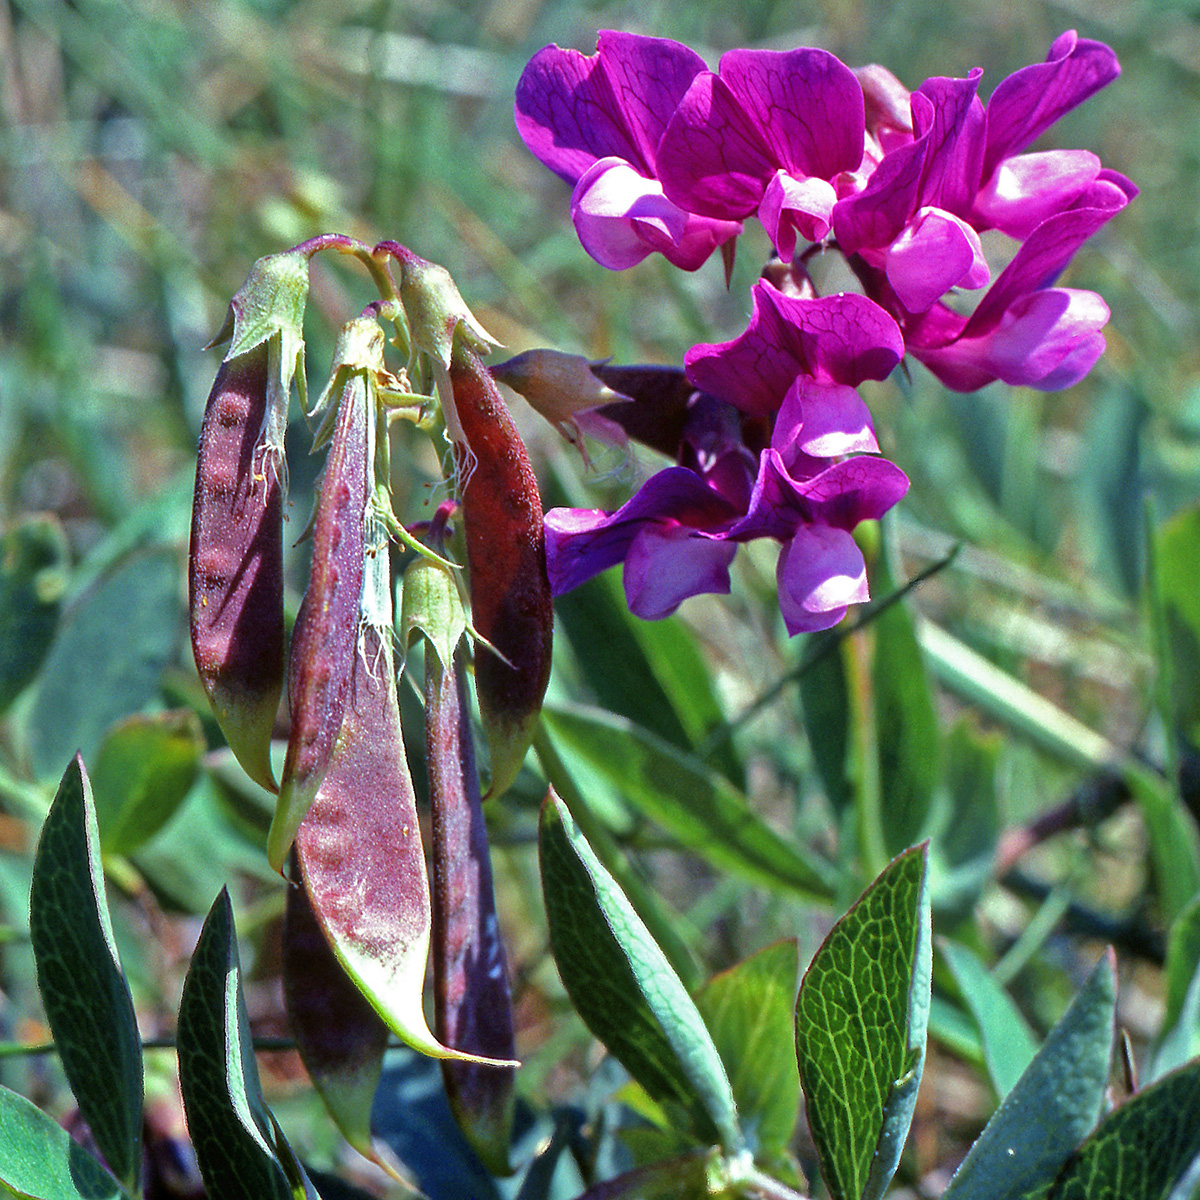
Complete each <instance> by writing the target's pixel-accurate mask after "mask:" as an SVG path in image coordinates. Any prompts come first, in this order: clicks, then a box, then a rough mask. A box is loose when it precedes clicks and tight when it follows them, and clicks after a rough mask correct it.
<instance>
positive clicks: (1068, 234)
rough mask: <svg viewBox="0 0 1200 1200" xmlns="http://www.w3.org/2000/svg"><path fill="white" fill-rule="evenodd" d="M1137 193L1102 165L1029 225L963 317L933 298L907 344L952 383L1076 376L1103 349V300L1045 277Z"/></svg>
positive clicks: (1067, 382)
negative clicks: (1069, 201) (1067, 203)
mask: <svg viewBox="0 0 1200 1200" xmlns="http://www.w3.org/2000/svg"><path fill="white" fill-rule="evenodd" d="M1136 194H1137V189H1136V188H1135V187H1134V186H1133V185H1132V184H1131V183H1130V182H1129V181H1128V180H1127V179H1125V178H1124V177H1123V176H1121V175H1118V174H1117V173H1116V172H1115V171H1102V172H1101V173H1100V176H1099V177H1098V178H1097V179H1096V180H1094V181H1093V182H1092V184H1091V186H1090V187H1089V188H1088V190H1087V192H1086V193H1085V194H1084V195H1083V196H1082V197H1080V198H1079V199H1078V200H1077V201H1076V207H1074V208H1071V209H1068V210H1067V211H1066V212H1061V213H1056V214H1055V215H1054V216H1052V217H1048V218H1047V219H1046V220H1044V221H1042V222H1041V224H1039V225H1038V226H1037V228H1036V229H1034V230H1033V232H1032V233H1031V234H1030V235H1029V237H1028V238H1026V239H1025V241H1024V243H1023V244H1022V245H1021V248H1020V249H1019V250H1018V251H1017V254H1016V257H1015V258H1014V259H1013V260H1012V262H1011V263H1009V265H1008V266H1007V267H1006V268H1005V270H1004V272H1003V273H1002V274H1001V275H1000V277H999V278H998V279H997V280H996V282H995V283H994V284H993V285H992V287H991V288H989V289H988V292H987V294H986V295H985V296H984V298H983V299H982V300H981V301H980V303H979V307H978V308H976V310H975V312H974V313H973V314H972V315H971V316H970V317H969V318H968V317H963V316H961V315H959V314H958V313H955V312H952V311H951V310H950V309H949V308H947V307H946V306H945V305H942V304H938V305H935V306H934V308H933V309H931V310H930V312H929V313H928V314H927V315H926V316H925V318H924V319H923V320H921V321H920V322H918V323H915V324H914V327H913V328H911V329H910V330H908V332H907V343H908V349H909V350H910V351H911V352H912V354H913V355H914V357H916V358H918V359H920V360H921V362H923V363H924V364H925V365H926V366H927V367H928V368H929V369H930V370H931V371H932V372H933V373H934V374H935V375H936V376H937V377H938V378H939V379H940V380H941V381H942V382H943V383H944V384H945V385H946V386H947V387H949V388H952V389H954V390H955V391H960V392H971V391H975V389H977V388H981V387H983V386H984V385H985V384H988V383H991V382H993V381H994V380H997V379H1000V380H1003V381H1004V382H1005V383H1009V384H1016V385H1026V386H1030V387H1036V388H1040V389H1041V390H1042V391H1057V390H1058V389H1060V388H1065V387H1070V386H1071V385H1072V384H1075V383H1078V382H1079V380H1081V379H1082V378H1083V377H1084V376H1085V375H1086V374H1087V373H1088V371H1090V370H1091V368H1092V366H1093V364H1094V363H1095V362H1096V360H1097V359H1098V358H1099V357H1100V355H1101V354H1102V353H1103V351H1104V336H1103V334H1101V332H1100V330H1101V329H1103V327H1104V326H1105V325H1106V324H1107V322H1108V317H1109V311H1108V306H1107V305H1106V304H1105V303H1104V301H1103V300H1101V299H1100V297H1099V296H1097V295H1096V294H1095V293H1093V292H1086V291H1080V290H1077V289H1074V288H1058V287H1053V286H1051V285H1052V284H1053V282H1054V280H1055V279H1056V278H1057V277H1058V275H1059V273H1060V272H1061V271H1062V270H1063V268H1064V267H1065V266H1066V265H1067V263H1068V262H1070V260H1071V257H1072V256H1073V255H1074V253H1075V251H1076V250H1077V249H1078V248H1079V247H1080V246H1081V245H1082V244H1083V243H1084V242H1085V241H1086V240H1087V239H1088V238H1089V237H1091V235H1092V234H1093V233H1095V232H1096V230H1098V229H1099V228H1100V227H1101V226H1102V225H1103V224H1104V223H1105V222H1106V221H1108V220H1109V219H1110V218H1111V217H1113V216H1114V215H1115V214H1116V213H1118V212H1120V211H1121V209H1123V208H1124V207H1125V205H1126V204H1128V203H1129V201H1130V200H1131V199H1132V198H1133V196H1134V195H1136Z"/></svg>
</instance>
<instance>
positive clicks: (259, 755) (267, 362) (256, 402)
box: [188, 341, 286, 791]
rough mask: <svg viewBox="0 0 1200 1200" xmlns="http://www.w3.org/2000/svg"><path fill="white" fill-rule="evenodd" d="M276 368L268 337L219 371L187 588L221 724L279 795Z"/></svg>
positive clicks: (200, 665)
mask: <svg viewBox="0 0 1200 1200" xmlns="http://www.w3.org/2000/svg"><path fill="white" fill-rule="evenodd" d="M270 374H271V343H270V342H269V341H264V342H260V343H259V344H258V345H257V346H254V347H253V348H252V349H250V350H248V351H246V352H245V353H243V354H238V355H233V356H230V357H229V358H226V360H225V361H224V362H223V363H222V364H221V367H220V369H219V370H218V372H217V378H216V381H215V382H214V383H213V387H212V392H211V393H210V394H209V398H208V405H207V407H206V408H205V412H204V422H203V425H202V426H201V430H200V448H199V456H198V461H197V465H196V490H195V496H194V500H193V506H192V537H191V552H190V555H189V569H188V592H189V601H190V610H191V632H192V652H193V654H194V655H195V658H196V667H197V669H198V670H199V672H200V679H201V681H202V683H203V684H204V689H205V691H206V692H207V693H208V697H209V700H210V701H211V703H212V706H213V711H214V712H215V713H216V717H217V721H218V722H219V723H220V726H221V729H222V731H223V732H224V734H225V737H226V739H227V740H228V742H229V746H230V749H231V750H232V751H233V753H234V755H235V756H236V757H237V760H238V761H239V762H240V763H241V764H242V767H243V768H244V769H245V771H246V773H247V774H248V775H249V776H250V778H251V779H253V780H255V781H256V782H258V783H260V784H262V786H263V787H265V788H269V789H270V790H271V791H274V790H275V777H274V774H273V772H272V770H271V757H270V748H271V730H272V728H273V726H274V724H275V716H276V713H277V711H278V709H279V698H280V694H281V692H282V690H283V673H284V667H283V663H284V639H285V634H284V625H283V480H282V478H281V475H282V471H283V458H282V454H283V447H282V444H279V445H274V444H272V443H271V440H270V438H269V436H268V429H269V420H268V418H269V413H268V392H269V380H270ZM285 403H286V395H285ZM285 423H286V417H285ZM270 427H271V428H273V426H270Z"/></svg>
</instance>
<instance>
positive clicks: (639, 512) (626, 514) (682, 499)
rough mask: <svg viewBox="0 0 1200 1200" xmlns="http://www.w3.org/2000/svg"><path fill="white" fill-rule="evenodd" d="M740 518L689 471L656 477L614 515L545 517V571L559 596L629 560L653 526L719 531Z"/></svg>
mask: <svg viewBox="0 0 1200 1200" xmlns="http://www.w3.org/2000/svg"><path fill="white" fill-rule="evenodd" d="M737 515H738V513H737V510H736V509H734V508H733V506H732V505H730V504H729V503H728V501H726V500H725V499H723V498H722V497H721V496H720V495H718V494H717V493H716V492H715V491H713V490H712V489H711V488H709V487H708V486H706V485H705V483H704V481H703V480H702V479H701V478H700V477H699V476H698V475H696V474H695V473H694V472H692V471H689V470H687V469H686V468H685V467H667V468H666V469H665V470H663V471H659V472H658V474H656V475H652V476H651V477H650V478H649V479H648V480H647V481H646V482H645V483H644V484H643V485H642V486H641V488H640V489H639V490H638V491H637V493H636V494H635V495H634V496H633V497H632V499H630V500H628V501H627V502H626V503H625V504H623V505H622V506H621V507H620V508H619V509H617V511H616V512H614V513H606V512H604V511H602V510H600V509H578V508H554V509H551V510H550V511H549V512H548V513H547V514H546V517H545V530H546V569H547V571H548V572H549V575H550V587H551V590H552V591H553V593H554V594H555V595H556V596H558V595H561V594H562V593H563V592H567V591H570V590H571V588H573V587H578V586H579V585H580V584H581V583H584V582H586V581H587V580H588V579H591V577H592V576H593V575H596V574H598V573H599V572H601V571H603V570H605V569H606V568H608V567H611V566H612V565H613V564H614V563H618V562H620V561H621V560H622V559H624V557H625V555H626V553H627V552H628V550H629V546H630V544H631V543H632V542H633V539H634V538H635V537H636V536H637V535H638V533H639V532H640V531H641V529H642V528H643V527H644V526H645V525H647V524H649V523H652V522H664V523H669V522H674V523H676V524H680V525H687V526H689V527H691V528H693V529H701V530H706V531H720V530H721V529H722V528H723V527H725V526H727V525H728V524H730V523H731V522H732V520H733V519H734V518H735V517H736V516H737Z"/></svg>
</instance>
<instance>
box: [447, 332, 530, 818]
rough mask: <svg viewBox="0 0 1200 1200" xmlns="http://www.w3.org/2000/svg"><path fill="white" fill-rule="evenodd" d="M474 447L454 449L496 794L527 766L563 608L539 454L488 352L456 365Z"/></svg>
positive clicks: (466, 434)
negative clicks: (533, 462)
mask: <svg viewBox="0 0 1200 1200" xmlns="http://www.w3.org/2000/svg"><path fill="white" fill-rule="evenodd" d="M450 383H451V387H452V390H453V397H454V408H455V410H456V412H457V417H458V423H459V425H460V427H461V429H462V433H463V438H464V441H461V442H456V443H455V444H454V461H455V467H456V469H457V472H458V479H459V490H460V493H461V497H462V519H463V528H464V532H465V535H466V543H467V570H468V573H469V575H470V593H471V620H472V623H473V625H474V627H475V631H476V632H477V633H478V634H479V635H480V637H481V638H482V639H484V640H485V641H486V643H487V644H484V643H483V642H480V643H477V650H476V654H475V691H476V694H477V696H478V698H479V710H480V714H481V715H482V717H483V724H484V730H485V732H486V734H487V741H488V749H489V752H490V756H491V785H490V788H489V790H488V795H489V796H494V795H498V794H499V793H501V792H503V791H504V790H505V789H506V788H507V787H508V785H509V784H510V783H512V781H513V779H514V778H515V777H516V775H517V772H518V771H519V770H520V769H521V764H522V762H523V761H524V759H525V752H526V750H528V748H529V743H530V740H531V739H532V737H533V731H534V727H535V726H536V724H537V720H538V715H539V713H540V712H541V708H542V699H543V697H544V696H545V694H546V686H547V684H548V683H549V682H550V651H551V643H552V640H553V636H554V609H553V604H552V601H551V596H550V581H549V579H548V578H547V576H546V544H545V537H544V534H543V530H542V502H541V497H540V496H539V495H538V487H537V479H536V478H535V476H534V474H533V468H532V467H531V466H530V463H529V456H528V455H527V454H526V452H525V446H524V444H523V443H522V441H521V438H520V435H519V434H518V433H517V428H516V426H515V425H514V424H513V421H512V417H510V416H509V413H508V408H507V407H506V406H505V403H504V400H503V398H502V397H501V395H500V390H499V388H498V387H497V386H496V384H495V382H494V381H493V379H492V377H491V375H490V374H489V373H488V371H487V368H486V367H485V366H484V365H483V363H482V362H481V361H480V359H479V357H478V355H476V354H475V353H474V352H473V351H472V350H469V349H467V348H466V347H465V346H463V345H461V344H460V343H456V345H455V347H454V352H453V355H452V357H451V360H450Z"/></svg>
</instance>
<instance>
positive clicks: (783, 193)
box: [758, 171, 837, 262]
mask: <svg viewBox="0 0 1200 1200" xmlns="http://www.w3.org/2000/svg"><path fill="white" fill-rule="evenodd" d="M836 202H837V193H836V192H835V191H834V190H833V184H831V183H826V181H825V180H824V179H816V178H809V177H805V178H804V179H794V178H793V177H792V176H791V175H788V174H787V173H786V172H785V171H776V172H775V174H774V175H772V176H771V179H770V181H769V182H768V184H767V189H766V191H765V192H764V193H763V198H762V202H761V203H760V204H759V206H758V219H759V220H760V221H761V222H762V225H763V228H764V229H765V230H766V231H767V236H768V237H769V238H770V239H771V242H772V244H773V245H774V247H775V250H776V252H777V253H778V255H779V257H780V258H781V259H782V260H783V261H784V262H791V260H792V256H793V255H794V254H795V253H796V236H797V234H799V236H800V237H802V238H803V239H804V240H805V241H806V242H819V241H820V240H821V239H822V238H824V237H825V235H826V234H828V233H829V229H830V225H831V224H832V222H833V206H834V204H835V203H836Z"/></svg>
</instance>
